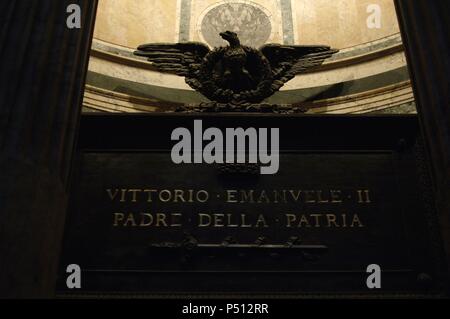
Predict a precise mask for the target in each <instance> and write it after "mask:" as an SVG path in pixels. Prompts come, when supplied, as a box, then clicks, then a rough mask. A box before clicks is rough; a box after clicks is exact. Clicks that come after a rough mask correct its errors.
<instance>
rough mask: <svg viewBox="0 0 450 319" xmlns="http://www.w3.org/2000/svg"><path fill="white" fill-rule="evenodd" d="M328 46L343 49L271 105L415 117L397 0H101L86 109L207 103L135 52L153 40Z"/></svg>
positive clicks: (143, 108)
mask: <svg viewBox="0 0 450 319" xmlns="http://www.w3.org/2000/svg"><path fill="white" fill-rule="evenodd" d="M226 30H230V31H235V32H236V33H238V34H239V35H240V38H241V39H242V41H243V43H244V44H247V45H250V46H253V47H259V46H261V45H263V44H265V43H281V44H298V45H308V44H324V45H329V46H332V47H334V48H337V49H339V50H340V52H339V53H338V54H337V55H335V56H334V57H333V58H332V59H330V60H328V61H327V62H326V63H325V64H324V65H323V66H322V67H321V68H318V69H317V70H314V71H313V72H310V73H307V74H302V75H299V76H297V77H296V78H295V79H293V80H292V81H291V82H289V83H288V85H286V86H285V87H284V88H283V89H282V90H281V91H280V92H278V93H276V94H275V95H274V96H273V97H271V98H270V99H269V102H273V103H289V104H295V105H297V104H301V105H305V106H307V107H309V108H310V111H309V112H310V113H373V112H377V113H412V112H415V104H414V98H413V94H412V89H411V85H410V81H409V74H408V69H407V65H406V59H405V55H404V52H403V45H402V41H401V37H400V34H399V28H398V24H397V18H396V14H395V8H394V4H393V1H392V0H334V1H329V0H251V1H250V0H100V1H99V7H98V14H97V20H96V28H95V32H94V41H93V44H92V51H91V52H92V53H91V59H90V64H89V72H88V77H87V85H86V90H85V98H84V110H85V111H92V112H154V111H167V110H171V109H173V108H176V107H177V106H179V105H180V104H185V103H197V102H201V101H205V100H206V98H204V97H203V96H202V95H200V94H199V93H197V92H195V91H193V90H192V89H191V88H190V87H189V86H188V85H187V84H186V83H185V82H184V79H183V78H181V77H177V76H174V75H171V74H164V73H161V72H158V71H157V70H156V69H155V68H154V67H153V65H152V64H151V63H149V62H147V61H146V60H145V59H142V58H139V57H136V56H134V55H133V51H134V50H135V48H136V47H137V46H139V45H140V44H144V43H152V42H165V43H174V42H184V41H199V42H204V43H207V44H208V45H209V46H211V47H214V46H221V45H226V44H225V42H224V41H223V40H222V39H221V38H220V37H219V36H218V33H219V32H221V31H226Z"/></svg>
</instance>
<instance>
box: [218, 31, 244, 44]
mask: <svg viewBox="0 0 450 319" xmlns="http://www.w3.org/2000/svg"><path fill="white" fill-rule="evenodd" d="M220 36H221V37H222V38H223V39H224V40H225V41H228V42H229V43H230V45H232V46H233V45H240V44H241V42H240V41H239V37H238V35H237V33H235V32H232V31H225V32H221V33H220Z"/></svg>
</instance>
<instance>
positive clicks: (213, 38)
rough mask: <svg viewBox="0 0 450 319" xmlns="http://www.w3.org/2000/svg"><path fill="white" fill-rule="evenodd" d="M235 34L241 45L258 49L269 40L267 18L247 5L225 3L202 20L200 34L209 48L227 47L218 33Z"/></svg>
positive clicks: (269, 32) (258, 10)
mask: <svg viewBox="0 0 450 319" xmlns="http://www.w3.org/2000/svg"><path fill="white" fill-rule="evenodd" d="M224 31H233V32H236V33H237V34H238V36H239V39H240V40H241V44H243V45H247V46H251V47H255V48H259V47H260V46H262V45H264V44H265V43H266V42H267V41H268V40H269V38H270V34H271V32H272V25H271V23H270V18H269V16H268V15H267V14H266V13H265V12H264V11H263V10H261V9H260V8H258V7H256V6H254V5H251V4H248V3H225V4H221V5H219V6H217V7H215V8H213V9H211V10H210V11H209V12H208V13H207V14H206V15H205V17H204V18H203V21H202V23H201V33H202V35H203V38H204V39H205V41H206V42H207V43H208V44H209V45H210V46H211V47H219V46H225V45H227V42H226V41H224V40H223V39H222V38H221V37H220V35H219V33H220V32H224Z"/></svg>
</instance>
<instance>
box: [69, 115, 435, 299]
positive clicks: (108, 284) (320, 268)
mask: <svg viewBox="0 0 450 319" xmlns="http://www.w3.org/2000/svg"><path fill="white" fill-rule="evenodd" d="M194 118H196V117H195V116H191V115H186V116H153V117H152V116H143V117H133V116H129V117H101V116H92V117H85V118H84V119H83V126H82V133H83V132H84V133H83V135H82V136H81V140H80V143H79V144H80V145H79V155H78V158H77V170H76V172H75V174H74V183H73V189H72V198H71V207H70V211H69V216H68V220H67V226H66V240H65V246H64V251H63V258H62V262H61V278H60V279H61V280H60V290H61V292H64V291H66V289H65V288H64V277H65V274H64V265H67V264H70V263H77V264H79V265H80V266H81V267H82V270H83V289H81V290H80V291H76V292H78V293H93V292H104V293H108V292H121V293H124V294H125V293H131V292H140V293H152V294H165V293H190V294H196V293H226V294H240V293H266V294H267V293H273V294H277V293H290V294H313V293H314V294H316V293H327V294H336V293H353V294H368V295H370V294H380V293H386V294H388V293H405V294H406V293H415V294H421V293H430V292H435V291H438V287H437V286H436V285H434V282H435V281H436V278H437V276H438V275H439V274H438V273H439V271H438V268H437V266H438V261H437V258H436V253H435V248H433V249H431V248H430V247H435V246H436V244H435V243H433V242H432V240H431V239H430V237H429V236H428V234H429V230H430V229H429V225H432V224H433V222H432V221H433V217H432V216H433V213H432V212H430V211H429V210H427V209H426V204H425V203H424V200H423V198H425V197H426V196H423V193H424V192H426V190H424V189H423V183H422V182H421V180H423V178H424V177H423V174H424V173H423V172H421V171H420V170H419V169H418V167H420V163H419V162H418V161H419V159H418V158H419V157H420V156H418V155H417V152H418V151H417V145H416V146H414V145H415V144H416V135H417V123H416V120H415V119H414V118H413V117H383V118H347V117H323V118H316V117H304V116H289V117H283V116H276V117H269V116H266V117H264V116H262V117H258V116H252V117H245V116H243V117H239V116H202V118H203V119H204V121H205V123H208V125H209V126H217V127H237V126H242V127H250V126H252V127H280V133H281V136H280V138H281V153H280V170H279V172H278V174H276V175H259V174H255V173H248V172H247V173H242V172H239V171H238V172H234V173H233V172H231V173H230V171H229V169H228V170H227V169H224V168H223V167H222V166H220V165H206V164H195V165H194V164H191V165H190V164H183V165H175V164H173V163H172V161H171V158H170V147H171V145H172V143H171V142H170V134H169V133H168V132H170V129H174V128H176V127H179V126H185V127H189V126H191V125H192V121H193V119H194ZM377 121H378V122H377ZM380 124H382V125H383V128H384V130H383V131H375V129H376V127H377V125H380ZM205 125H206V124H205ZM83 129H84V131H83ZM94 132H96V133H95V135H90V134H89V133H92V134H94ZM352 132H354V133H352ZM296 134H297V135H296ZM228 168H229V167H228ZM231 170H233V167H232V166H231ZM370 264H378V265H380V266H381V268H382V270H383V272H382V274H383V287H382V289H381V290H378V291H370V290H369V289H368V288H367V286H366V278H367V276H368V274H367V273H366V267H367V266H368V265H370ZM66 292H67V291H66ZM71 292H73V291H71Z"/></svg>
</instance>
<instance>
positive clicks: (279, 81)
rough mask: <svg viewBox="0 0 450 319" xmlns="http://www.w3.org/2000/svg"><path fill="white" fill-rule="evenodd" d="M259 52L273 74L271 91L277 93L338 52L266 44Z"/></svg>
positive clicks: (309, 47)
mask: <svg viewBox="0 0 450 319" xmlns="http://www.w3.org/2000/svg"><path fill="white" fill-rule="evenodd" d="M260 51H261V52H262V54H264V56H265V57H266V58H267V59H268V60H269V62H270V65H271V67H272V72H273V79H274V82H273V85H272V90H273V91H274V92H275V91H278V90H279V89H280V88H281V87H282V86H283V85H284V84H285V83H287V82H288V81H290V80H291V79H293V78H294V77H295V76H296V75H297V74H300V73H303V72H305V71H306V70H309V69H312V68H314V67H318V66H320V65H322V63H323V62H324V61H325V60H326V59H328V58H330V57H331V56H332V55H333V54H335V53H337V52H338V50H334V49H331V48H330V47H327V46H300V45H279V44H267V45H265V46H263V47H262V48H261V49H260Z"/></svg>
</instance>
